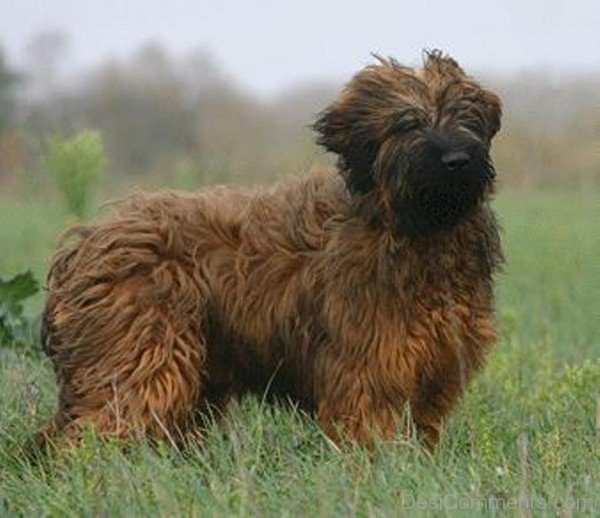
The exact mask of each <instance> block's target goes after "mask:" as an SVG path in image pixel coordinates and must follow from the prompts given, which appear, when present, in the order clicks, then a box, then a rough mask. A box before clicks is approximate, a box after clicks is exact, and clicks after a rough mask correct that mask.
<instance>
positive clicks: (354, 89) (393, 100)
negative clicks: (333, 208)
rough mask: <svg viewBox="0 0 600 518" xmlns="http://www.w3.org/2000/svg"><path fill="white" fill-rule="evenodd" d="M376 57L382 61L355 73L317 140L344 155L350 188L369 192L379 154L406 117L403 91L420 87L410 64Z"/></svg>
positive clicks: (323, 116)
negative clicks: (395, 126)
mask: <svg viewBox="0 0 600 518" xmlns="http://www.w3.org/2000/svg"><path fill="white" fill-rule="evenodd" d="M375 57H376V58H377V60H378V63H377V64H374V65H369V66H367V67H365V68H364V69H363V70H361V71H360V72H359V73H358V74H356V75H355V76H354V77H353V78H352V80H351V81H350V83H348V84H347V85H346V87H345V88H344V90H343V91H342V94H341V95H340V97H339V98H338V99H337V100H336V101H334V102H333V103H332V104H331V106H329V107H328V108H327V109H325V110H324V111H323V112H322V113H320V114H319V116H318V119H317V121H316V123H315V124H314V125H313V129H314V130H315V131H316V132H317V134H318V137H317V143H318V144H319V145H321V146H323V147H324V148H325V149H327V150H328V151H331V152H332V153H336V154H337V155H338V156H339V167H340V171H341V173H342V175H343V176H344V178H345V180H346V183H347V185H348V188H349V190H350V191H351V192H358V193H366V192H369V191H370V190H372V189H373V187H374V186H375V174H374V169H373V168H374V164H375V161H376V159H377V153H378V151H379V147H380V146H381V144H382V142H383V141H384V140H385V139H386V138H387V136H388V135H389V132H390V129H392V128H393V127H394V125H398V123H399V122H401V121H402V116H403V111H402V105H403V104H402V102H401V101H402V98H403V97H402V95H403V93H405V92H410V90H411V88H419V87H420V85H419V82H418V81H417V80H415V78H414V76H413V75H412V73H411V72H410V69H409V68H407V67H403V66H402V65H400V64H399V63H398V62H396V61H395V60H392V59H383V58H380V57H379V56H375Z"/></svg>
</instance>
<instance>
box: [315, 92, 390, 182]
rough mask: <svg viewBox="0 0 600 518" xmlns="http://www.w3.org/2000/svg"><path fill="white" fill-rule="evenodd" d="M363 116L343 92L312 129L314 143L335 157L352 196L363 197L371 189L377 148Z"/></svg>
mask: <svg viewBox="0 0 600 518" xmlns="http://www.w3.org/2000/svg"><path fill="white" fill-rule="evenodd" d="M365 115H366V114H365V107H361V106H360V103H359V102H358V99H356V97H355V96H354V95H353V94H352V92H350V91H349V90H348V89H347V90H346V91H345V92H344V93H343V94H342V96H341V97H340V98H339V99H338V100H337V101H335V102H334V103H333V104H331V106H329V107H328V108H327V109H326V110H324V111H323V112H321V113H320V114H319V117H318V119H317V121H316V122H315V124H314V125H313V129H314V130H315V131H316V132H317V134H318V136H317V143H318V144H319V145H321V146H323V147H324V148H325V149H327V151H330V152H332V153H335V154H337V155H338V166H339V168H340V171H341V173H342V175H343V176H344V179H345V180H346V184H347V186H348V189H349V190H350V192H352V193H367V192H369V191H370V190H371V189H373V186H374V178H373V164H374V162H375V159H376V156H377V149H378V144H377V141H376V138H375V135H373V133H372V132H371V131H370V130H369V127H368V124H367V121H366V120H365V119H364V116H365Z"/></svg>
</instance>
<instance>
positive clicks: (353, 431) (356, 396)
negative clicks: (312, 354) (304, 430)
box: [317, 358, 403, 445]
mask: <svg viewBox="0 0 600 518" xmlns="http://www.w3.org/2000/svg"><path fill="white" fill-rule="evenodd" d="M339 362H340V360H339V358H338V360H337V362H336V361H334V362H331V363H330V364H329V367H328V368H327V369H326V373H325V379H323V380H321V382H320V383H319V384H318V394H317V414H318V421H319V424H320V426H321V427H322V428H323V430H324V431H325V433H327V435H328V436H329V437H330V438H331V439H332V440H333V441H334V442H335V443H336V444H342V443H344V442H346V441H348V440H349V441H350V442H356V443H358V444H361V445H366V444H369V443H371V442H372V441H373V440H377V439H383V440H390V439H392V438H393V436H394V434H395V432H396V428H397V426H398V423H399V421H400V416H401V413H402V407H403V405H402V404H399V408H396V406H395V405H394V404H393V403H392V402H391V401H390V399H389V398H388V397H384V396H383V395H382V390H381V389H382V387H380V386H378V382H377V380H376V379H375V378H373V377H372V376H371V373H370V372H369V371H368V369H366V368H365V366H361V367H360V368H354V369H352V368H351V367H350V366H348V365H340V364H339ZM336 364H337V365H336Z"/></svg>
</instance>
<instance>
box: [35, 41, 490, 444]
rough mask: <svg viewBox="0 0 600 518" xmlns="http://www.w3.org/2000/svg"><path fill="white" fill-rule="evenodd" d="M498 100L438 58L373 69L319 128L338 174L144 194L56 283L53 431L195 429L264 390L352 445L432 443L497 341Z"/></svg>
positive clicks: (124, 433) (58, 266)
mask: <svg viewBox="0 0 600 518" xmlns="http://www.w3.org/2000/svg"><path fill="white" fill-rule="evenodd" d="M499 127H500V102H499V100H498V98H497V97H496V95H494V94H493V93H491V92H490V91H488V90H485V89H484V88H482V87H481V86H480V85H479V84H478V83H477V82H475V81H474V80H473V79H472V78H471V77H469V76H467V75H465V73H464V72H463V71H462V70H461V68H460V67H459V66H458V64H457V63H456V62H455V61H454V60H452V59H450V58H449V57H444V56H442V55H441V54H440V53H438V52H433V53H430V54H428V55H427V56H426V59H425V63H424V66H423V68H422V69H411V68H407V67H404V66H401V65H400V64H398V63H397V62H396V61H394V60H384V59H379V61H378V63H376V64H374V65H371V66H368V67H366V68H365V69H364V70H362V71H361V72H359V73H358V74H357V75H356V76H355V77H354V78H353V79H352V80H351V81H350V83H349V84H348V85H347V86H346V88H345V89H344V91H343V92H342V94H341V96H340V97H339V99H337V100H336V101H335V102H334V103H333V104H332V105H331V106H330V107H329V108H328V109H327V110H325V112H324V113H322V114H321V116H320V118H319V120H318V122H317V123H316V125H315V128H316V130H317V132H318V133H319V143H320V144H321V145H323V146H324V147H325V148H327V149H328V150H329V151H332V152H334V153H337V154H338V155H339V171H338V172H336V173H335V174H331V173H324V172H322V173H312V174H310V175H309V176H307V177H306V178H304V179H301V180H294V181H289V182H287V183H284V184H283V185H280V186H278V187H276V188H274V189H272V190H268V191H261V192H248V191H244V190H237V189H227V188H220V189H213V190H210V191H206V192H204V193H202V194H198V195H193V196H185V195H181V194H174V193H164V194H157V195H153V196H134V197H132V198H129V199H127V200H125V201H124V202H122V203H120V204H119V206H118V209H117V210H116V213H115V214H114V215H113V216H112V217H110V218H109V219H108V220H107V221H104V222H102V223H99V224H97V225H93V226H89V227H87V228H85V229H83V230H81V229H80V231H79V234H80V239H79V240H77V242H75V243H74V244H71V245H70V246H68V247H67V248H65V249H63V250H62V251H60V252H59V253H58V254H57V255H56V257H55V258H54V261H53V264H52V268H51V270H50V275H49V293H48V303H47V309H46V313H45V323H44V333H43V334H44V343H45V347H46V349H47V351H48V353H49V355H50V357H51V358H52V361H53V362H54V366H55V369H56V375H57V378H58V384H59V387H60V395H59V399H60V404H59V410H58V412H57V414H56V416H55V417H54V419H53V421H52V422H51V423H50V424H49V425H48V426H47V427H46V428H45V429H44V430H43V431H42V432H41V433H40V438H41V439H42V440H44V439H46V438H48V437H50V436H53V435H55V434H58V435H59V436H61V435H62V436H63V437H67V438H69V437H73V436H76V434H77V431H78V430H79V429H80V428H81V426H82V425H85V424H86V423H89V424H91V425H93V426H94V427H95V428H96V429H97V430H98V431H100V432H101V433H103V434H106V435H114V436H117V437H123V438H135V437H140V436H142V435H148V436H151V437H164V436H169V437H175V438H181V437H182V435H181V434H183V433H185V432H187V431H189V430H191V429H193V427H195V426H197V424H198V423H199V422H200V421H199V419H198V417H200V416H202V415H203V414H206V413H207V412H208V411H209V409H211V408H212V409H218V410H220V409H224V408H225V405H226V403H227V401H228V400H229V399H230V398H231V397H235V396H239V395H241V394H243V393H246V392H259V393H261V392H263V391H265V390H267V389H268V392H269V394H270V395H273V396H275V397H277V396H284V397H289V398H291V399H293V400H295V401H297V402H298V403H299V404H300V405H301V407H302V408H305V409H307V410H309V411H314V412H315V413H316V415H317V418H318V420H319V423H320V424H321V426H322V427H323V428H324V429H325V431H326V432H327V433H328V434H329V435H330V436H331V437H332V438H334V440H340V439H341V437H343V436H349V437H350V438H352V439H354V440H356V441H358V442H361V443H364V442H365V441H367V440H368V439H369V438H370V437H371V436H372V435H373V434H375V435H379V436H382V437H384V438H389V437H391V436H393V434H394V432H395V431H396V428H397V425H398V423H399V420H400V419H401V417H402V414H403V412H404V409H405V408H407V407H408V406H410V409H411V415H412V419H413V420H414V424H415V426H416V428H417V430H419V431H420V432H421V434H422V436H423V438H424V440H425V442H426V444H427V445H428V446H430V447H433V446H434V445H435V443H436V442H437V441H438V438H439V433H440V430H441V424H442V421H443V420H444V417H445V416H446V415H447V414H448V411H449V410H450V408H451V407H452V405H453V403H454V402H455V401H456V399H457V397H458V396H459V395H460V394H461V392H462V391H463V389H464V387H465V383H466V382H467V380H468V379H469V378H470V376H471V374H472V372H473V371H474V370H475V369H476V368H477V367H479V366H480V365H481V363H482V359H483V357H484V354H485V353H486V352H487V351H488V350H489V348H490V346H491V345H492V343H493V341H494V337H495V331H494V324H493V320H492V302H493V301H492V298H493V293H492V280H493V279H492V277H493V274H494V272H495V270H496V269H497V268H498V266H499V264H500V263H501V260H502V254H501V250H500V243H499V237H498V227H497V224H496V221H495V219H494V215H493V213H492V211H491V209H490V207H489V204H488V201H489V197H490V194H491V192H492V184H493V178H494V170H493V168H492V165H491V162H490V157H489V149H490V141H491V139H492V137H493V136H494V134H495V133H496V132H497V131H498V129H499Z"/></svg>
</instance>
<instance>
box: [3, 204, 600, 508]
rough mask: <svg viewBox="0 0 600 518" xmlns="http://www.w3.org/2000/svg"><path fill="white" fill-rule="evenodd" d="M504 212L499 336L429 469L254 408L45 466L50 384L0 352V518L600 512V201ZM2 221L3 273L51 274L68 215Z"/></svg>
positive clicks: (38, 212) (88, 442)
mask: <svg viewBox="0 0 600 518" xmlns="http://www.w3.org/2000/svg"><path fill="white" fill-rule="evenodd" d="M496 206H497V209H498V213H499V215H500V217H501V221H502V224H503V227H504V229H505V235H504V244H505V249H506V254H507V259H508V263H507V267H506V270H505V272H504V273H503V274H502V275H501V277H500V279H499V290H498V291H499V304H498V306H499V307H498V316H499V320H500V324H501V328H502V336H501V339H500V342H499V344H498V347H497V349H496V351H495V352H494V353H493V354H492V355H491V357H490V359H489V361H488V364H487V366H486V368H485V370H484V371H483V372H482V373H481V374H480V375H479V376H478V377H477V379H476V380H475V382H474V383H473V384H472V385H471V386H470V388H469V390H468V393H467V394H466V396H465V398H464V401H463V403H462V404H461V405H460V407H459V408H458V409H457V411H456V412H455V413H454V415H453V416H452V418H451V420H450V422H449V423H448V426H447V432H446V434H445V436H444V439H443V441H442V443H441V445H440V448H439V450H438V452H437V453H436V454H435V455H434V456H433V457H431V456H428V455H427V454H425V453H424V452H422V451H421V450H420V449H419V447H418V446H417V445H416V444H414V443H412V442H403V441H402V439H401V438H398V440H397V441H396V443H395V444H382V445H380V446H379V447H377V448H376V449H375V451H364V450H361V449H358V448H356V449H352V450H349V451H344V452H341V453H340V452H338V451H335V450H334V449H333V448H332V447H331V446H330V444H329V443H328V442H327V441H326V440H325V439H324V438H323V436H322V434H321V433H320V431H319V429H318V428H317V427H316V425H315V424H314V423H313V421H312V420H311V419H310V418H309V417H307V416H304V415H301V414H299V413H298V412H295V411H293V410H291V409H287V408H284V409H280V408H274V409H273V408H270V407H265V406H263V405H261V403H260V402H259V401H258V400H256V399H253V398H249V399H247V400H245V401H244V402H243V403H242V404H241V405H240V407H239V408H238V409H237V410H236V411H234V412H232V414H231V416H230V418H229V419H228V421H227V432H226V433H225V434H222V433H221V432H220V431H219V430H217V429H215V428H213V429H211V431H210V433H209V434H208V437H207V438H206V440H205V442H204V444H203V446H196V447H190V448H188V449H187V450H185V451H183V452H178V451H175V450H173V449H172V448H170V447H169V446H168V444H163V445H161V446H159V448H158V449H153V448H149V447H147V446H146V445H143V444H142V445H137V446H134V447H132V448H130V449H129V450H127V451H123V450H121V449H119V448H117V447H115V445H112V444H105V443H102V442H100V441H98V440H97V439H96V438H95V437H94V436H93V435H92V434H89V435H88V436H86V437H85V439H84V441H83V444H82V445H81V446H80V447H79V448H77V449H75V450H72V451H67V452H63V453H61V454H59V455H57V456H55V457H53V458H49V459H46V460H44V461H42V462H40V463H39V464H35V465H34V464H31V463H30V462H29V461H27V459H26V457H25V455H24V452H23V445H24V444H25V443H26V441H27V439H28V438H29V437H30V436H31V433H32V431H33V430H35V429H36V427H38V426H39V425H40V424H41V423H43V422H44V421H45V420H46V419H47V418H48V417H49V415H50V414H51V413H52V411H53V408H54V405H55V402H56V391H55V387H54V382H53V376H52V374H51V371H50V368H49V365H48V363H47V362H46V361H45V360H40V359H38V358H37V357H36V356H31V355H30V356H25V355H21V354H17V353H15V352H13V351H8V350H5V351H1V350H0V515H1V514H4V513H16V514H40V513H43V514H49V515H63V514H69V515H70V514H76V515H79V514H85V515H97V514H108V515H112V514H117V515H125V514H127V515H130V514H135V515H139V514H144V515H145V514H155V513H159V514H163V515H172V514H183V515H208V516H222V515H229V514H234V515H247V514H267V515H280V514H282V515H288V516H294V515H332V514H344V515H354V514H359V515H378V516H379V515H396V514H399V513H401V512H402V510H403V507H404V508H410V507H411V504H412V509H405V512H406V513H409V514H411V515H412V514H415V512H416V513H417V514H419V513H420V514H426V513H428V511H427V510H426V509H425V507H426V506H427V507H428V508H429V509H430V510H431V509H432V508H433V507H438V508H440V507H444V508H445V509H446V510H450V511H452V509H453V508H455V509H456V508H460V507H461V506H463V507H467V508H468V509H469V510H470V511H471V512H472V513H477V511H478V510H479V511H481V510H482V509H484V508H485V507H483V506H484V505H488V506H493V503H494V500H493V499H498V500H496V502H498V506H499V507H501V508H504V510H505V512H506V513H508V514H514V513H515V507H514V506H515V505H516V503H517V499H518V498H523V499H524V500H523V501H524V502H527V504H528V505H530V506H532V507H533V509H534V515H537V514H540V511H543V513H542V514H548V515H555V514H556V509H555V506H556V505H558V504H559V503H560V502H562V503H563V505H564V506H565V507H567V508H570V507H573V506H578V509H579V511H583V512H584V514H592V511H595V513H598V512H599V511H600V441H599V440H598V439H596V437H595V430H594V419H595V417H594V416H595V405H596V397H597V393H598V391H599V390H600V361H599V359H598V358H599V357H600V340H599V338H598V315H600V299H599V298H598V291H599V290H598V288H599V286H598V283H599V279H600V270H599V263H600V260H599V258H600V239H599V235H598V228H597V221H596V220H597V210H598V206H600V195H598V194H593V193H591V194H589V193H588V194H574V193H543V194H541V193H537V194H535V195H530V196H524V195H516V194H504V195H503V196H501V197H500V198H499V199H498V201H497V203H496ZM0 218H1V220H2V222H3V224H2V225H0V247H1V250H2V253H1V254H0V274H1V273H16V272H18V271H21V270H23V269H25V268H28V267H31V268H32V269H33V271H34V272H35V273H36V275H38V276H41V275H42V273H43V272H44V269H45V267H46V264H47V259H48V256H49V254H50V252H51V249H52V243H53V240H54V236H55V234H56V232H57V230H58V229H59V228H61V227H62V226H63V225H64V224H65V223H66V219H65V216H64V215H63V214H62V212H61V211H60V210H58V209H55V208H53V207H50V206H44V205H15V204H14V203H9V202H2V203H0ZM5 222H8V224H6V223H5ZM39 307H40V300H39V299H38V301H34V302H33V303H32V304H30V308H29V309H30V311H31V312H34V311H36V309H37V308H39ZM482 499H487V500H486V502H487V504H485V503H484V501H483V500H482ZM418 504H420V505H421V509H419V506H418ZM438 512H440V511H438ZM575 514H580V513H577V512H576V513H575Z"/></svg>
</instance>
